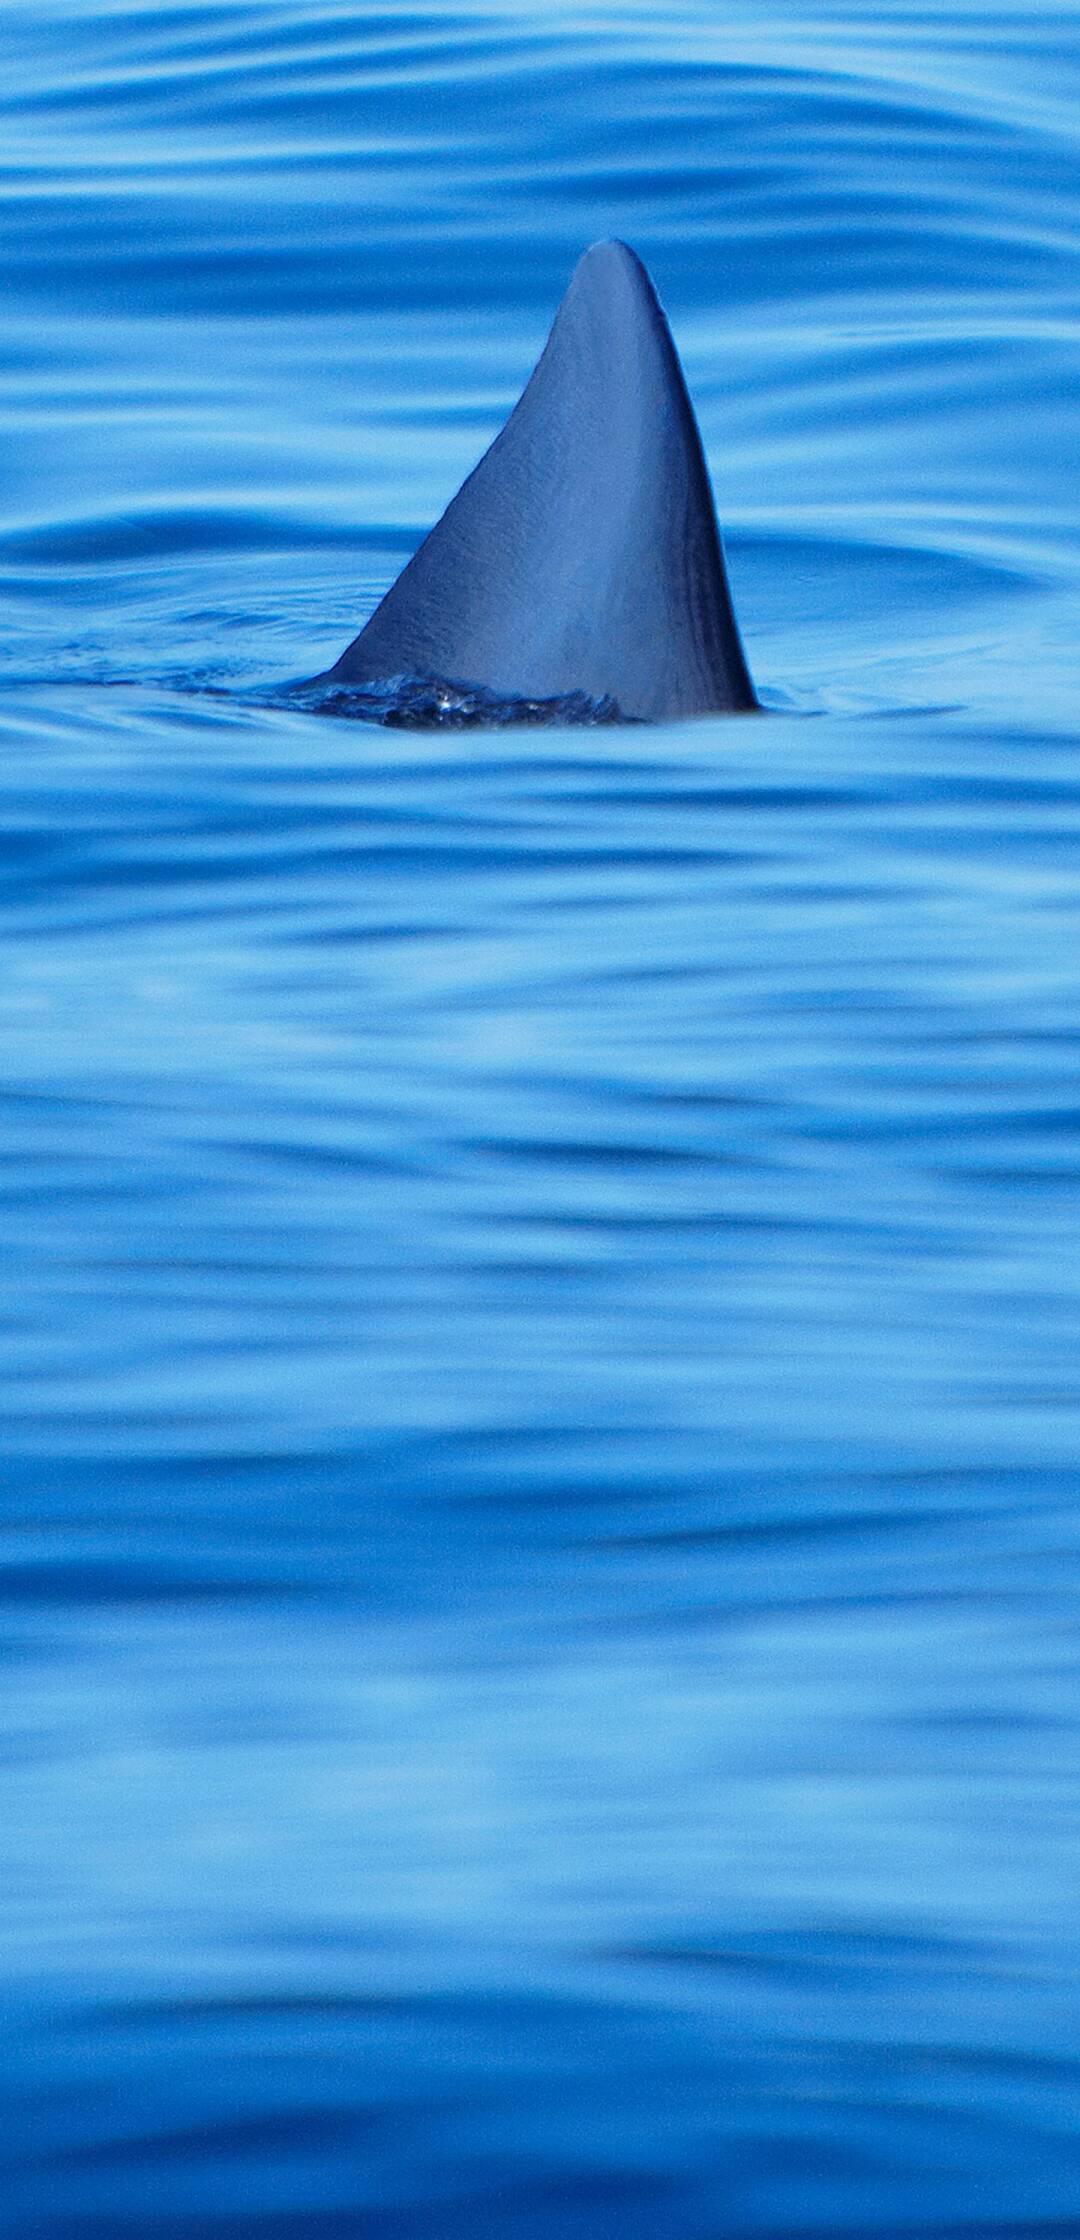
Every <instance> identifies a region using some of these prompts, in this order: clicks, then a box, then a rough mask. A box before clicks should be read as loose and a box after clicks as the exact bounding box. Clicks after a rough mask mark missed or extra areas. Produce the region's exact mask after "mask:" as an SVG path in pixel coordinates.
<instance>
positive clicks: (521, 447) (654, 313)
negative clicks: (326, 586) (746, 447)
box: [315, 241, 758, 721]
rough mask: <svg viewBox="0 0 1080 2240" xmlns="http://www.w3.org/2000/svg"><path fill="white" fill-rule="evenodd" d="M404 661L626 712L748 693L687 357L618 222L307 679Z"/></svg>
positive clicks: (347, 683) (327, 679) (486, 685)
mask: <svg viewBox="0 0 1080 2240" xmlns="http://www.w3.org/2000/svg"><path fill="white" fill-rule="evenodd" d="M403 677H404V678H410V679H415V680H425V679H428V680H430V679H434V680H438V679H440V678H453V679H462V680H464V681H465V683H466V685H468V686H471V687H474V688H476V689H477V690H478V691H479V692H480V693H481V694H482V695H486V696H489V697H493V698H494V699H497V700H505V701H508V702H511V703H512V702H518V703H532V704H536V703H558V702H560V701H565V702H568V703H570V704H576V703H578V702H580V703H582V704H587V705H590V706H595V705H604V706H608V705H612V706H614V708H615V710H616V711H617V714H618V715H621V716H622V717H623V718H624V719H629V720H635V719H636V720H638V721H641V720H645V721H650V720H651V721H659V720H663V719H664V718H669V717H677V716H695V715H705V714H708V713H713V712H721V713H728V714H730V713H735V712H741V711H749V710H752V709H756V708H757V706H758V701H757V697H756V694H755V692H754V687H753V684H752V682H751V679H750V673H749V670H748V668H747V664H746V658H745V655H744V653H743V649H742V643H741V640H740V637H739V631H738V625H737V623H736V621H735V615H734V611H733V608H732V603H731V593H730V590H729V588H728V581H727V574H726V570H725V567H724V559H723V553H722V550H721V545H720V537H719V532H718V530H717V525H716V515H715V512H714V510H713V501H712V492H711V490H710V487H709V477H708V471H707V468H706V465H705V457H704V452H703V450H702V445H701V437H700V435H699V433H698V428H697V422H696V420H695V418H694V411H693V407H692V405H691V403H690V398H689V395H688V393H687V388H686V382H685V380H684V378H683V372H682V367H681V366H680V364H679V358H678V353H677V352H676V349H675V344H674V342H673V341H672V337H671V330H670V328H669V326H668V323H667V320H666V318H665V316H664V313H663V311H662V309H661V307H660V304H659V301H658V299H657V296H656V291H655V289H654V288H653V284H652V281H651V280H650V278H649V275H648V273H647V272H646V270H645V267H644V265H643V264H642V263H641V261H640V259H639V258H638V257H636V256H635V254H634V252H633V250H632V249H629V248H627V247H626V244H625V243H624V242H621V241H601V242H597V243H596V244H595V245H594V246H593V248H591V249H589V250H587V251H586V253H585V255H584V256H583V257H582V259H581V261H580V263H579V264H578V266H577V269H576V271H575V273H574V276H573V278H572V280H571V282H570V285H569V287H568V289H567V291H566V294H565V296H564V297H563V300H562V303H561V304H560V306H559V310H558V312H557V313H556V316H555V320H554V324H553V325H552V328H551V332H550V334H549V336H548V339H547V343H546V344H545V347H544V351H543V354H542V356H541V358H540V360H539V362H538V364H537V366H536V368H535V370H534V372H533V374H532V375H531V377H530V379H529V381H528V383H527V385H526V387H525V389H524V391H523V393H522V395H521V397H520V398H519V400H518V402H517V404H516V405H515V406H514V409H513V411H512V413H511V414H510V417H509V419H508V420H507V422H506V425H505V427H504V428H503V429H502V430H501V432H500V434H499V435H497V436H496V438H495V441H494V443H493V444H492V445H491V448H490V450H488V451H486V452H485V454H484V456H483V458H482V459H481V460H480V463H479V465H478V466H477V467H475V468H474V469H473V472H472V473H471V474H470V475H469V476H468V478H467V480H466V481H465V482H464V483H463V484H462V486H461V489H460V490H459V491H458V493H457V496H456V497H454V498H452V499H451V501H450V504H449V505H448V506H447V509H446V511H445V513H444V514H443V515H442V517H441V519H440V520H439V521H438V522H437V523H436V525H435V527H434V528H433V529H432V530H431V531H430V533H429V534H428V536H426V537H425V539H424V541H423V543H422V544H421V545H420V546H419V548H418V550H417V551H416V552H415V553H414V554H413V557H412V559H411V560H409V561H408V563H407V564H406V566H405V567H404V568H403V569H402V571H401V574H400V575H399V576H398V578H397V581H396V582H395V583H394V584H393V585H392V586H391V588H390V590H389V591H388V592H387V594H386V597H385V598H384V599H383V600H382V602H381V604H380V605H379V606H378V607H377V608H376V609H375V612H374V614H373V615H372V616H371V619H370V621H369V622H367V623H366V624H365V626H364V628H363V629H362V630H361V632H360V634H359V636H358V637H356V638H354V639H353V641H352V644H351V645H350V646H348V647H347V648H346V650H345V652H344V653H343V654H342V656H341V658H340V660H339V661H338V662H336V663H335V665H334V667H333V668H332V669H330V670H328V671H327V672H326V673H325V675H324V676H322V677H321V678H318V679H316V680H315V682H316V684H318V685H325V686H326V687H328V688H338V689H341V688H350V687H373V686H378V685H380V684H383V683H385V682H386V680H388V679H400V678H403ZM383 720H386V719H385V718H384V719H383ZM511 720H512V719H511ZM570 720H573V718H572V717H571V718H570Z"/></svg>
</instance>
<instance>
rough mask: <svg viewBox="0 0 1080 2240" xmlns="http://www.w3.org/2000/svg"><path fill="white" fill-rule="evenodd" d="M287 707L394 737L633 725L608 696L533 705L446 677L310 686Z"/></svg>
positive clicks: (567, 696) (575, 695) (558, 698)
mask: <svg viewBox="0 0 1080 2240" xmlns="http://www.w3.org/2000/svg"><path fill="white" fill-rule="evenodd" d="M287 697H288V701H289V704H290V705H291V706H293V707H302V708H307V709H309V710H310V711H311V713H312V714H313V715H320V716H346V717H350V718H352V720H353V721H355V722H359V723H381V724H385V725H386V727H387V728H388V729H389V730H393V731H506V730H510V729H511V728H517V727H519V726H524V727H525V728H528V729H530V730H538V731H542V730H545V729H552V728H554V727H557V726H562V725H566V724H572V725H576V726H579V725H585V726H590V725H595V724H610V723H633V722H636V721H638V720H639V719H638V718H636V717H633V716H625V715H624V714H623V712H622V709H621V708H620V707H619V704H618V701H617V700H613V699H612V698H611V695H610V693H606V692H605V693H601V694H600V695H599V697H594V696H593V695H592V694H591V693H588V692H562V693H557V694H556V695H555V697H554V698H553V699H550V700H535V699H529V698H527V697H523V696H519V695H516V694H513V693H500V692H490V691H488V689H487V688H486V686H484V685H479V684H458V683H455V682H453V681H451V680H450V679H448V678H445V677H387V678H384V679H380V680H379V681H377V682H373V683H367V684H358V685H357V684H328V683H326V682H325V681H323V680H321V679H316V681H315V683H314V684H309V685H300V686H291V687H289V688H287Z"/></svg>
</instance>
